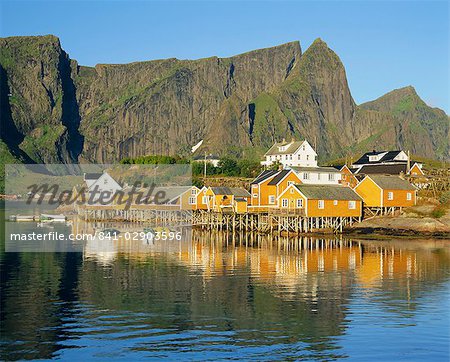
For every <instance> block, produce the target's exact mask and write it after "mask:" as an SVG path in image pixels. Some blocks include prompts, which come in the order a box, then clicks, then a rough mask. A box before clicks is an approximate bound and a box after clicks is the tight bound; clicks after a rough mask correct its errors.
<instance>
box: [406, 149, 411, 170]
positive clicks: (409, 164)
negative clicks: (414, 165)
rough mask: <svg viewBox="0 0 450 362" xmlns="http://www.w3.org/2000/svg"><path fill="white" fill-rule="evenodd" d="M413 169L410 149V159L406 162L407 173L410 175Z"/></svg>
mask: <svg viewBox="0 0 450 362" xmlns="http://www.w3.org/2000/svg"><path fill="white" fill-rule="evenodd" d="M410 170H411V156H410V154H409V150H408V161H407V163H406V174H407V175H409V171H410Z"/></svg>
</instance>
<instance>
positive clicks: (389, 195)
mask: <svg viewBox="0 0 450 362" xmlns="http://www.w3.org/2000/svg"><path fill="white" fill-rule="evenodd" d="M388 200H394V193H393V192H388Z"/></svg>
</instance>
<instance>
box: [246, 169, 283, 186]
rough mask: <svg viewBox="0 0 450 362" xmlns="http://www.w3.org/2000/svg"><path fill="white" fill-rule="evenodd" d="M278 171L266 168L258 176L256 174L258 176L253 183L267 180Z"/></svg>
mask: <svg viewBox="0 0 450 362" xmlns="http://www.w3.org/2000/svg"><path fill="white" fill-rule="evenodd" d="M277 172H278V171H273V170H264V171H263V172H261V173H260V174H259V175H258V176H256V178H255V179H254V180H253V181H252V184H259V183H260V182H262V181H264V180H267V179H268V178H269V177H272V176H274V175H276V174H277Z"/></svg>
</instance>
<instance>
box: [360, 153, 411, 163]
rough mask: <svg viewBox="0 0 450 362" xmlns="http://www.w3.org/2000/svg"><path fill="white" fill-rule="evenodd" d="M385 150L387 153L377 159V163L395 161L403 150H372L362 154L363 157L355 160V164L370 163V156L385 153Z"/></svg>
mask: <svg viewBox="0 0 450 362" xmlns="http://www.w3.org/2000/svg"><path fill="white" fill-rule="evenodd" d="M385 152H386V154H385V155H384V156H383V157H381V159H380V160H378V161H376V162H377V163H379V162H389V161H394V158H395V157H396V156H397V155H398V154H399V153H400V152H402V151H375V152H373V151H372V152H367V153H365V154H364V155H362V156H361V158H360V159H359V160H358V161H356V162H353V164H354V165H363V164H366V163H370V161H369V156H376V155H379V154H380V153H385ZM372 162H373V161H372ZM400 162H405V161H400Z"/></svg>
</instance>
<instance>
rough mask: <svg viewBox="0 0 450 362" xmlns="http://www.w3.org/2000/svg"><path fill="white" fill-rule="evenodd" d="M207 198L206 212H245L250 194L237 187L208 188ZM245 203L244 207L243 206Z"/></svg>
mask: <svg viewBox="0 0 450 362" xmlns="http://www.w3.org/2000/svg"><path fill="white" fill-rule="evenodd" d="M205 196H206V197H207V199H206V200H207V202H208V210H212V211H217V212H222V211H234V212H237V210H239V211H240V212H242V210H244V209H245V211H246V210H247V205H248V204H249V203H250V193H249V192H248V191H247V190H245V189H243V188H239V187H208V189H207V190H206V193H205ZM244 203H245V206H244Z"/></svg>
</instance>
